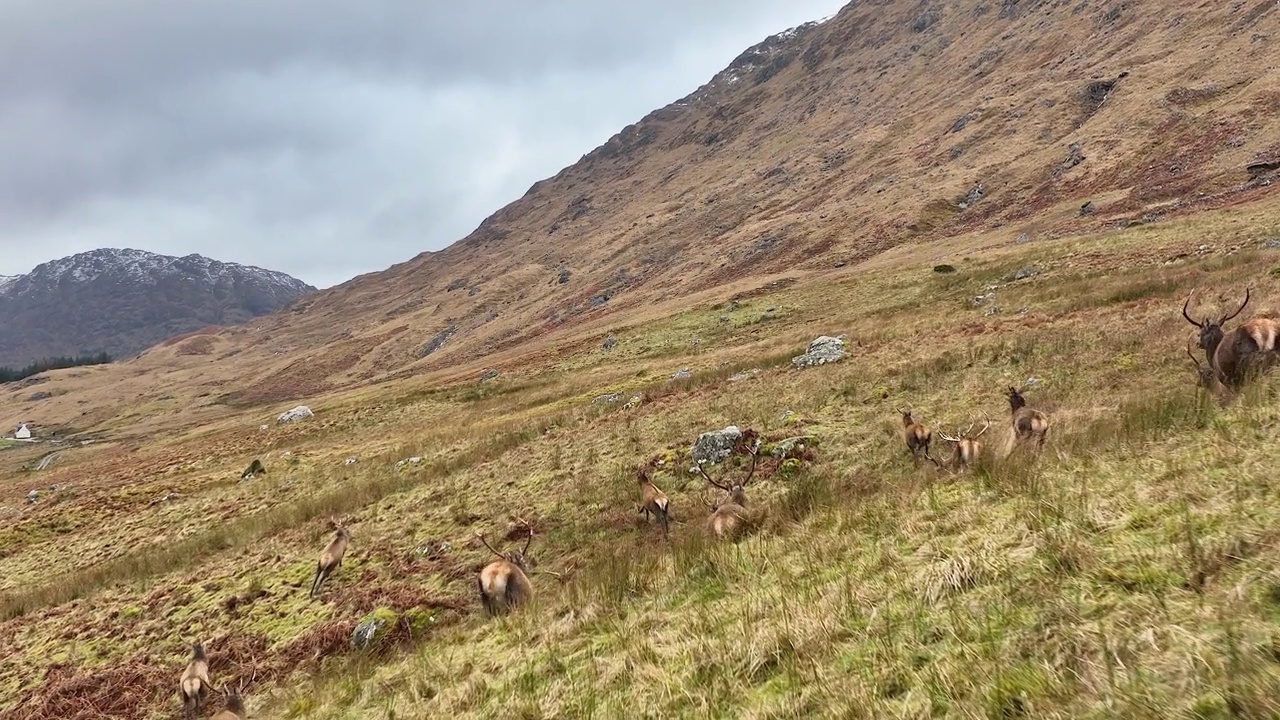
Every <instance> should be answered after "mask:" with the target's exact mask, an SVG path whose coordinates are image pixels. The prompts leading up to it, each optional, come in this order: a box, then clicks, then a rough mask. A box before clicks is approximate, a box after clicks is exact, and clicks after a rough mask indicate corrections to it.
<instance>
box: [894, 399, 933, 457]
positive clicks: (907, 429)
mask: <svg viewBox="0 0 1280 720" xmlns="http://www.w3.org/2000/svg"><path fill="white" fill-rule="evenodd" d="M898 412H900V413H902V431H903V436H904V437H905V438H906V441H907V449H908V450H910V451H911V462H912V463H914V464H916V465H919V464H920V455H921V454H923V455H924V456H925V458H927V459H928V460H929V462H931V463H933V464H934V465H937V464H938V461H937V460H934V459H933V457H932V456H931V455H929V443H930V442H932V441H933V430H930V429H929V427H928V426H926V425H924V424H923V423H918V422H916V421H915V418H913V417H911V411H910V410H899V411H898Z"/></svg>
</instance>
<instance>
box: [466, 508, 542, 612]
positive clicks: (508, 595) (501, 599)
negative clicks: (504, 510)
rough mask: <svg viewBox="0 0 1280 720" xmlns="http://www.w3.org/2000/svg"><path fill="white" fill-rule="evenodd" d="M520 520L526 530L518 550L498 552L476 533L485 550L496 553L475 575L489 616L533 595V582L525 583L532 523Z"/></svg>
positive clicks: (513, 606)
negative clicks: (527, 532)
mask: <svg viewBox="0 0 1280 720" xmlns="http://www.w3.org/2000/svg"><path fill="white" fill-rule="evenodd" d="M520 522H521V523H523V524H524V526H525V527H526V528H527V529H528V530H529V535H528V539H526V540H525V541H524V547H523V548H521V549H520V550H513V551H511V552H508V553H500V552H498V551H497V550H496V549H494V547H493V546H492V545H490V544H489V541H488V540H485V538H484V535H481V534H480V533H476V537H477V538H479V539H480V542H482V543H484V546H485V547H486V548H489V552H491V553H493V554H494V555H497V556H498V559H497V560H494V561H493V562H491V563H489V564H488V565H486V566H485V567H484V569H483V570H481V571H480V576H479V577H478V578H476V587H477V589H478V590H479V591H480V602H481V604H483V605H484V609H485V611H486V612H487V613H489V615H490V616H493V615H497V614H498V613H500V612H506V611H509V610H511V609H513V608H515V607H516V606H518V605H520V604H521V603H524V602H526V601H528V600H529V599H530V598H532V597H533V583H531V582H529V565H528V559H527V558H526V556H525V553H527V552H529V544H530V543H532V542H533V526H532V525H530V524H529V523H528V522H525V521H524V520H521V521H520Z"/></svg>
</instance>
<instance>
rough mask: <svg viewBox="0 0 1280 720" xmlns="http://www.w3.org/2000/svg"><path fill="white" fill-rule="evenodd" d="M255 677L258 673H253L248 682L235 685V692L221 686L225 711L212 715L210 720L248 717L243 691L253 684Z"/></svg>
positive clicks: (243, 718)
mask: <svg viewBox="0 0 1280 720" xmlns="http://www.w3.org/2000/svg"><path fill="white" fill-rule="evenodd" d="M256 677H258V673H257V671H254V673H253V675H252V676H251V677H250V678H249V679H248V681H245V682H241V683H239V684H237V685H236V689H235V690H230V689H228V688H227V686H226V685H225V684H224V685H223V686H222V694H223V696H224V697H225V698H226V709H225V710H223V711H221V712H219V713H218V714H217V715H214V716H213V718H212V720H246V718H248V717H249V712H248V711H247V710H245V708H244V698H243V697H242V696H243V695H244V691H245V689H247V688H248V687H249V685H250V684H252V683H253V680H254V678H256Z"/></svg>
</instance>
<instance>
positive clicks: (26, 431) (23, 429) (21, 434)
mask: <svg viewBox="0 0 1280 720" xmlns="http://www.w3.org/2000/svg"><path fill="white" fill-rule="evenodd" d="M13 439H14V440H30V439H31V428H29V427H27V424H26V423H22V424H21V425H19V426H18V429H17V430H15V431H14V433H13Z"/></svg>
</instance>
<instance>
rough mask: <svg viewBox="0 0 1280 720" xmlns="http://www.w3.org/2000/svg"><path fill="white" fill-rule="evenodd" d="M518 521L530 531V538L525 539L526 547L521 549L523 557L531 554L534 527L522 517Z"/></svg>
mask: <svg viewBox="0 0 1280 720" xmlns="http://www.w3.org/2000/svg"><path fill="white" fill-rule="evenodd" d="M516 520H519V521H520V524H521V525H524V526H525V527H526V528H528V529H529V537H528V538H526V539H525V541H524V547H523V548H521V549H520V554H521V555H523V554H525V553H527V552H529V545H530V543H532V542H533V526H532V525H530V524H529V521H528V520H525V519H524V518H522V517H517V518H516Z"/></svg>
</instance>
